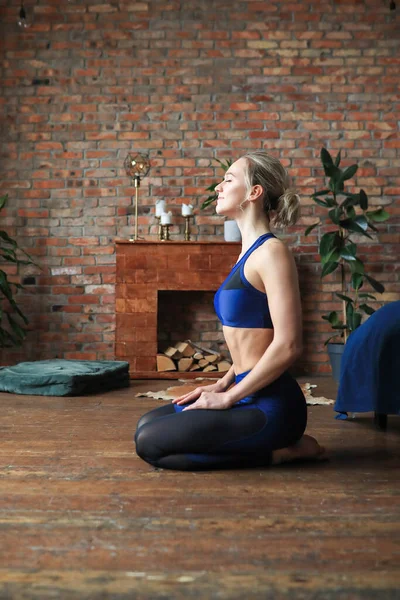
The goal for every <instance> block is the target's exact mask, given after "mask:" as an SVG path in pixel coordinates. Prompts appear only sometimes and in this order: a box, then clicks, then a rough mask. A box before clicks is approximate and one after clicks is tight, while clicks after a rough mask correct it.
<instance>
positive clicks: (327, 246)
mask: <svg viewBox="0 0 400 600" xmlns="http://www.w3.org/2000/svg"><path fill="white" fill-rule="evenodd" d="M342 243H343V241H342V238H341V237H340V235H339V234H338V233H337V231H329V232H328V233H325V234H324V235H323V236H322V238H321V241H320V243H319V253H320V255H321V257H323V256H325V255H326V254H328V253H329V252H330V251H331V250H332V248H336V249H337V250H340V249H341V247H342Z"/></svg>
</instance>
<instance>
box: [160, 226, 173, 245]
mask: <svg viewBox="0 0 400 600" xmlns="http://www.w3.org/2000/svg"><path fill="white" fill-rule="evenodd" d="M170 227H171V224H170V223H167V224H166V225H161V238H160V239H161V240H162V241H163V242H165V241H168V240H169V228H170Z"/></svg>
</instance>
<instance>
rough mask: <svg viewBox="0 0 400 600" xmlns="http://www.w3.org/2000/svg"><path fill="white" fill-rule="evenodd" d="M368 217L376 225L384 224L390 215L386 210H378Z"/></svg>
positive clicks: (368, 214)
mask: <svg viewBox="0 0 400 600" xmlns="http://www.w3.org/2000/svg"><path fill="white" fill-rule="evenodd" d="M367 217H368V218H369V219H370V220H371V221H374V222H375V223H383V222H384V221H387V220H388V218H389V217H390V215H389V213H388V212H387V211H386V210H385V209H384V208H377V209H376V210H371V211H368V212H367Z"/></svg>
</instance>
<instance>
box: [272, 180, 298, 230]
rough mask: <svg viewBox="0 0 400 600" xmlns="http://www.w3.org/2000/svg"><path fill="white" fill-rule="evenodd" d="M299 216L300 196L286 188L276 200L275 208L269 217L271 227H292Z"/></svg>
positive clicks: (291, 189)
mask: <svg viewBox="0 0 400 600" xmlns="http://www.w3.org/2000/svg"><path fill="white" fill-rule="evenodd" d="M299 216H300V196H299V195H298V194H297V193H296V192H295V190H293V188H288V189H287V190H285V192H284V193H283V194H282V195H281V196H280V197H279V198H278V200H277V202H276V208H275V209H273V214H272V215H271V225H273V226H274V227H278V228H280V227H290V226H291V225H294V224H295V223H296V221H297V220H298V218H299Z"/></svg>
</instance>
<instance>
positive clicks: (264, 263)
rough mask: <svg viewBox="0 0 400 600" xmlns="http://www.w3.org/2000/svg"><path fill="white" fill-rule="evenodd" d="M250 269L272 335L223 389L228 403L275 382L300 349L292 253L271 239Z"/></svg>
mask: <svg viewBox="0 0 400 600" xmlns="http://www.w3.org/2000/svg"><path fill="white" fill-rule="evenodd" d="M254 269H255V276H256V278H259V279H260V282H262V284H263V285H264V287H265V291H266V293H267V298H268V305H269V310H270V314H271V319H272V323H273V326H274V338H273V340H272V342H271V344H270V345H269V346H268V348H267V350H266V351H265V352H264V354H263V355H262V356H261V358H260V360H259V361H258V362H257V364H256V365H255V366H254V367H253V369H252V370H251V371H250V373H249V374H248V375H246V377H244V379H242V381H240V382H239V383H238V384H237V385H235V386H234V387H233V388H232V389H230V390H228V392H226V395H227V401H228V405H229V406H232V405H233V404H235V403H236V402H238V401H239V400H241V399H242V398H245V397H246V396H249V395H250V394H253V393H254V392H257V391H258V390H260V389H261V388H263V387H264V386H266V385H268V384H270V383H272V382H273V381H275V379H277V378H278V377H279V376H280V375H282V373H284V372H285V371H286V369H287V368H288V367H289V366H290V365H291V364H292V363H293V362H294V361H295V360H296V359H297V358H298V357H299V356H300V354H301V349H302V323H301V303H300V292H299V285H298V278H297V270H296V265H295V262H294V259H293V256H292V255H291V253H290V251H289V250H288V248H287V247H286V246H285V245H284V244H283V243H282V242H280V241H279V240H271V241H270V242H269V243H267V244H264V245H263V246H262V247H261V248H260V252H259V253H257V260H256V261H255V263H254Z"/></svg>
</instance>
